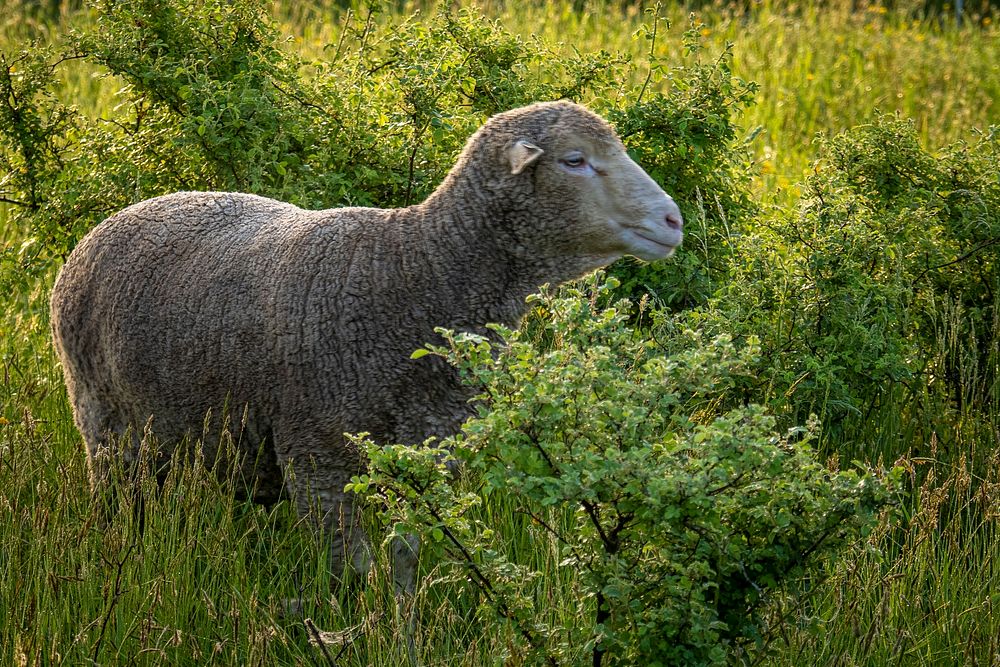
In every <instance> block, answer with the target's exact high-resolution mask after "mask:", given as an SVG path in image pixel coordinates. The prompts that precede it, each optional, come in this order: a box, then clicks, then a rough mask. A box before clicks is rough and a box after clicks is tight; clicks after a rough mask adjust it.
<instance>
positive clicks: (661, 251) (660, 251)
mask: <svg viewBox="0 0 1000 667" xmlns="http://www.w3.org/2000/svg"><path fill="white" fill-rule="evenodd" d="M628 231H629V232H631V233H632V236H633V237H635V238H636V239H638V240H639V243H633V244H631V245H632V248H631V252H630V253H629V254H633V255H635V256H636V257H638V258H639V259H641V260H645V261H652V260H655V259H664V258H666V257H670V256H671V255H672V254H674V251H675V250H677V248H678V246H680V244H681V239H680V238H677V239H669V240H663V239H659V238H654V237H653V236H652V235H650V234H649V233H648V232H646V233H643V232H641V231H639V230H636V229H630V230H628ZM678 236H680V235H679V234H678Z"/></svg>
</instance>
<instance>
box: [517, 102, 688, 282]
mask: <svg viewBox="0 0 1000 667" xmlns="http://www.w3.org/2000/svg"><path fill="white" fill-rule="evenodd" d="M537 106H542V105H537ZM552 108H553V109H554V110H558V111H559V113H558V115H557V116H556V117H555V118H554V119H553V120H552V122H551V124H550V125H548V127H547V128H545V131H543V132H542V133H541V136H539V137H537V138H536V137H531V138H530V139H529V138H520V139H518V140H516V141H514V142H513V143H511V144H510V145H509V147H508V149H507V158H508V161H509V163H510V171H511V174H513V175H517V174H521V173H522V172H529V171H530V169H529V168H533V169H534V172H535V173H534V175H533V179H534V189H535V195H536V200H538V201H543V202H554V203H555V205H556V206H559V207H561V208H562V209H563V210H562V211H561V217H562V218H563V219H564V220H565V221H566V223H567V227H568V229H569V230H570V232H571V233H570V234H569V235H568V238H565V239H564V242H563V244H568V245H569V246H570V247H568V248H567V247H565V245H564V247H563V250H565V251H569V252H571V253H572V254H575V255H578V256H590V257H594V258H595V263H599V264H607V263H609V262H611V261H614V260H615V259H617V258H619V257H621V256H622V255H632V256H634V257H637V258H639V259H641V260H644V261H653V260H657V259H662V258H665V257H669V256H670V255H671V254H673V252H674V250H675V249H676V248H677V247H678V246H679V245H680V244H681V240H682V238H683V220H682V217H681V212H680V209H679V208H678V206H677V204H676V203H675V202H674V200H673V199H672V198H671V197H670V196H669V195H668V194H667V193H665V192H664V191H663V190H662V189H661V188H660V186H659V185H657V184H656V182H655V181H654V180H653V179H652V178H650V177H649V175H648V174H647V173H646V172H645V171H643V169H642V168H641V167H640V166H639V165H638V164H636V163H635V162H634V161H633V160H632V159H631V158H630V157H629V156H628V153H627V152H626V150H625V146H624V145H623V144H622V142H621V140H620V139H619V138H618V137H617V136H616V135H615V133H614V131H613V130H612V129H611V127H610V126H609V125H608V124H607V123H606V122H605V121H604V120H603V119H601V118H600V117H599V116H596V115H595V114H593V113H591V112H590V111H587V110H586V109H584V108H583V107H579V106H577V105H574V104H570V103H565V102H562V103H557V104H555V105H552ZM565 231H566V230H565V229H564V230H563V232H564V233H565ZM563 244H561V245H563Z"/></svg>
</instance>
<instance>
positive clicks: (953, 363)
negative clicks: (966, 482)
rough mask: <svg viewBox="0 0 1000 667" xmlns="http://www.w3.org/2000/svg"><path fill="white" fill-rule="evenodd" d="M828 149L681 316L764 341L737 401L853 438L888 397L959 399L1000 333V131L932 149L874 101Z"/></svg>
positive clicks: (928, 403) (914, 412) (944, 405)
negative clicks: (814, 416)
mask: <svg viewBox="0 0 1000 667" xmlns="http://www.w3.org/2000/svg"><path fill="white" fill-rule="evenodd" d="M822 149H823V156H822V157H821V159H820V160H819V161H818V162H817V164H816V166H815V170H814V173H813V174H812V175H811V176H810V177H809V179H808V180H807V181H806V183H805V184H804V193H803V197H802V201H801V204H800V207H799V208H798V210H790V211H784V210H782V211H779V210H775V211H770V212H768V213H767V214H766V215H764V216H763V219H762V220H761V221H760V222H759V223H758V224H756V225H754V226H753V227H752V228H748V229H746V230H744V233H743V234H742V235H741V236H740V237H739V239H738V241H739V242H738V247H737V249H736V251H735V260H734V263H733V265H734V269H733V279H732V280H731V281H730V282H729V283H728V284H726V285H725V286H723V287H722V288H721V289H720V290H718V291H717V292H716V294H715V296H714V298H713V299H712V302H711V304H709V305H707V306H705V307H703V308H699V309H698V310H697V311H695V312H690V313H685V314H682V315H680V316H679V323H677V324H676V326H694V327H698V328H701V329H703V330H704V331H705V333H706V335H714V334H718V333H721V332H726V333H728V334H730V335H732V336H733V337H734V339H736V340H742V339H744V338H750V337H752V338H754V339H756V340H759V341H760V344H761V356H760V362H759V364H758V366H757V372H756V375H757V378H758V379H757V380H754V381H751V382H750V383H748V384H746V385H744V386H742V387H741V391H739V392H734V393H733V395H732V397H731V400H734V401H737V402H738V401H741V400H756V401H762V402H766V403H767V404H768V405H769V406H770V407H771V408H772V409H774V410H775V411H776V412H778V413H779V414H784V415H787V420H788V421H789V422H790V423H794V422H795V421H797V420H802V419H804V418H806V417H807V416H808V415H809V414H810V413H811V412H817V413H819V414H820V417H821V418H822V420H823V422H824V424H825V425H826V427H827V428H826V429H825V430H826V432H827V433H828V434H830V433H835V432H836V433H838V435H837V437H836V438H835V440H836V441H838V442H851V441H853V440H854V439H855V436H854V435H853V434H852V432H851V431H850V425H851V424H853V425H856V426H857V427H858V428H860V429H861V430H865V431H868V432H869V433H871V432H872V426H873V423H872V420H873V415H877V414H878V412H877V411H878V410H879V409H880V408H881V407H883V406H894V407H891V408H890V410H891V411H892V412H894V413H896V414H898V415H902V417H903V418H904V419H906V418H916V419H919V420H930V419H931V417H932V416H933V414H932V413H934V412H937V411H940V410H947V409H949V407H948V402H949V401H951V400H954V401H956V402H957V403H959V404H961V403H962V402H963V399H962V393H963V391H967V388H963V383H962V380H961V378H960V377H959V375H960V373H959V370H958V369H959V368H961V367H962V364H963V363H968V357H969V356H970V355H971V356H972V357H973V358H977V359H980V360H981V363H982V365H983V367H985V365H986V364H985V361H986V359H987V355H988V354H990V352H991V350H994V349H995V348H996V334H995V327H994V322H995V318H996V316H997V313H996V295H997V288H998V287H1000V283H998V280H1000V275H998V272H997V268H998V259H1000V256H998V254H997V253H998V250H1000V248H998V246H997V238H998V237H1000V184H998V182H997V180H996V173H997V171H998V169H1000V144H998V138H997V134H996V132H995V131H992V132H990V133H988V134H985V135H983V136H982V138H981V140H980V141H979V142H978V143H977V144H975V145H972V146H969V145H964V144H960V145H956V146H951V147H948V148H946V149H944V150H942V151H941V153H940V154H938V155H932V154H930V153H928V152H927V151H926V150H925V149H923V148H922V147H921V146H920V144H919V142H918V140H917V137H916V133H915V130H914V128H913V126H912V123H910V122H908V121H905V120H901V119H898V118H894V117H892V116H880V117H878V118H877V119H876V120H875V121H874V122H873V123H872V124H870V125H866V126H861V127H858V128H854V129H853V130H850V131H848V132H846V133H844V134H842V135H839V136H837V137H834V138H833V139H831V140H829V141H826V142H824V143H823V144H822ZM951 339H954V340H956V341H958V342H957V343H955V344H951V343H949V342H948V341H949V340H951ZM935 397H937V398H935ZM931 399H933V400H931ZM900 404H902V405H907V406H909V407H908V408H907V410H905V411H903V412H902V413H901V412H900V410H899V407H898V406H899V405H900ZM922 410H923V411H926V413H925V414H920V411H922ZM876 421H877V420H876ZM842 428H846V429H848V430H847V431H840V429H842ZM888 428H891V429H896V428H898V426H897V425H896V424H895V423H893V424H890V425H889V426H888ZM890 435H891V434H890ZM857 444H858V445H859V446H864V444H865V443H864V442H863V441H862V442H858V443H857ZM909 444H910V443H907V442H903V443H900V445H901V447H899V446H897V448H896V452H895V453H894V454H890V455H891V456H896V455H898V454H899V453H901V451H900V449H902V450H903V451H905V449H906V448H908V446H909Z"/></svg>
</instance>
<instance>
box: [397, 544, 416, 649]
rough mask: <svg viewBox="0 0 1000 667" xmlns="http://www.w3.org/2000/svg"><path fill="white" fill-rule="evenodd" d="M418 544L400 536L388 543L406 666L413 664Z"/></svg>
mask: <svg viewBox="0 0 1000 667" xmlns="http://www.w3.org/2000/svg"><path fill="white" fill-rule="evenodd" d="M419 555H420V540H419V538H418V537H417V536H416V535H400V536H398V537H396V538H395V539H394V540H393V541H392V583H393V589H394V591H395V594H396V613H397V615H398V617H399V620H400V622H401V623H402V624H403V634H404V636H405V637H406V656H407V659H408V661H409V664H410V665H416V664H417V644H416V633H417V606H416V604H415V599H414V594H415V593H416V582H417V562H418V558H419Z"/></svg>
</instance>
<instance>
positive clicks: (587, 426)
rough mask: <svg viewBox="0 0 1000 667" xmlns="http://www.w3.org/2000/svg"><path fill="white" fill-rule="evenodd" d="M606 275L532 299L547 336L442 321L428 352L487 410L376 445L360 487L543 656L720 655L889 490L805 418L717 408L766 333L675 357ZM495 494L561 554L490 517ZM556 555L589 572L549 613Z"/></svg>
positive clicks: (694, 344)
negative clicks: (791, 422)
mask: <svg viewBox="0 0 1000 667" xmlns="http://www.w3.org/2000/svg"><path fill="white" fill-rule="evenodd" d="M615 287H617V284H616V283H615V282H609V283H608V284H605V285H600V286H598V287H596V288H595V289H594V290H593V291H592V292H591V293H590V294H589V295H588V294H585V293H582V292H580V291H579V290H575V289H567V290H566V291H565V295H564V296H562V297H558V298H556V297H553V296H548V297H543V298H541V299H540V300H539V301H538V302H537V305H538V306H540V307H542V308H545V309H546V310H548V311H549V312H550V313H551V317H550V318H549V319H548V320H547V322H546V326H547V327H548V329H549V330H548V331H547V332H545V334H546V335H544V336H542V338H543V339H545V340H546V341H554V343H553V344H548V343H546V344H545V345H539V344H538V343H537V342H533V341H532V340H531V339H529V338H528V336H527V335H526V334H522V333H517V332H512V331H509V330H506V329H503V328H501V327H497V328H496V329H495V333H496V335H497V336H498V338H499V339H500V340H501V341H502V342H503V346H500V347H498V346H495V345H494V343H493V342H491V341H490V340H488V339H486V338H484V337H480V336H475V335H471V334H453V333H450V332H445V336H446V338H447V340H448V347H447V348H437V347H431V348H428V349H429V350H430V351H431V352H432V353H434V354H438V355H441V356H443V357H446V358H447V359H448V360H449V361H450V362H451V363H453V364H454V365H456V366H457V367H458V368H459V369H460V371H461V373H462V374H463V377H464V378H466V380H467V381H468V382H469V383H470V384H472V385H474V386H477V387H481V389H482V393H481V394H480V396H479V397H478V400H479V416H478V417H477V418H475V419H472V420H470V421H469V422H468V423H467V424H466V426H465V427H464V429H463V432H462V434H460V435H458V436H455V437H452V438H448V439H446V440H444V441H442V442H440V443H425V446H416V447H408V446H402V445H400V446H395V447H389V448H383V447H381V446H378V445H375V444H371V443H369V445H368V447H367V451H368V456H369V458H370V471H369V473H368V474H367V475H364V476H361V477H358V478H356V479H355V482H354V483H353V484H352V485H351V488H352V489H353V490H354V491H358V492H367V493H369V494H370V496H371V497H372V499H373V500H374V501H375V504H377V505H378V506H381V507H384V508H386V509H385V512H386V513H387V514H388V516H389V520H390V521H391V522H393V523H395V525H396V529H397V533H398V532H406V531H414V532H417V533H419V534H421V535H422V536H423V538H424V539H425V541H426V544H427V549H428V550H429V551H430V552H431V554H432V556H431V560H432V561H433V562H435V563H436V564H438V567H439V568H445V574H443V575H442V576H444V577H445V578H448V577H449V572H450V576H452V577H455V578H461V577H466V578H467V580H468V582H469V583H470V584H471V586H472V587H474V588H475V589H478V591H479V593H480V594H481V595H482V601H483V605H484V607H485V608H486V609H489V610H492V612H495V618H498V619H499V620H500V622H502V623H504V624H507V625H508V626H509V627H510V628H511V629H512V630H513V632H514V634H515V635H516V636H517V637H518V638H519V639H520V644H521V646H520V650H521V651H523V652H525V653H526V654H527V655H529V656H531V659H532V660H535V661H546V662H548V663H550V664H580V662H581V660H582V659H583V658H584V656H585V655H587V654H591V655H592V656H593V657H592V659H593V661H594V664H598V663H599V662H600V661H601V660H602V659H603V658H604V657H605V656H607V657H608V658H610V659H613V660H614V661H616V662H618V663H620V664H644V665H681V664H683V665H698V664H723V663H725V661H726V658H727V647H732V646H734V645H735V644H737V643H741V642H744V641H747V640H748V639H749V638H753V637H756V636H759V635H760V633H762V632H764V631H765V629H764V628H762V627H761V625H760V620H759V618H758V615H757V612H758V611H759V609H760V607H761V605H762V604H763V603H764V602H765V601H766V600H767V598H768V596H769V595H770V594H772V593H774V592H776V591H778V590H780V589H781V587H782V585H783V584H784V583H785V582H787V581H789V580H793V579H795V578H797V577H801V576H803V574H804V573H805V572H807V569H806V568H807V566H808V565H809V564H810V563H812V562H814V561H815V560H816V559H818V558H820V557H822V556H823V555H824V554H828V553H831V552H833V551H834V550H836V549H837V548H838V547H840V546H841V545H843V544H844V543H845V542H847V541H849V540H852V539H855V538H856V536H857V535H858V534H859V532H861V533H863V532H864V531H865V530H867V529H868V527H869V526H870V525H871V523H872V520H873V518H874V516H875V514H876V512H877V511H878V509H879V508H880V507H881V506H882V505H883V504H884V503H885V502H886V500H887V498H888V494H889V491H890V489H891V485H890V484H887V483H886V482H885V481H884V480H881V479H878V478H876V477H875V476H873V474H872V473H871V472H855V471H842V472H836V471H830V470H827V469H826V468H825V467H824V466H822V465H820V464H819V463H818V462H817V461H816V459H815V457H814V454H813V451H812V449H811V445H810V444H809V442H810V440H811V439H812V438H813V437H814V431H815V426H814V425H813V426H810V427H808V428H798V429H793V430H792V431H790V432H789V433H788V434H786V435H784V436H781V435H779V434H777V433H776V432H775V420H774V418H773V417H771V416H770V415H768V414H767V412H766V411H765V410H764V409H763V408H761V407H759V406H754V405H748V406H745V407H740V408H736V409H732V410H722V411H719V410H717V409H716V408H715V402H716V399H717V397H718V395H719V394H720V391H722V390H724V389H725V388H726V387H728V386H730V385H731V384H732V383H733V382H734V379H735V378H738V377H739V376H742V375H745V374H747V373H748V372H749V369H750V368H751V367H752V366H753V364H754V361H755V359H754V356H755V354H756V353H757V350H756V348H755V346H753V345H750V346H744V347H743V348H742V349H740V348H737V347H736V346H735V345H733V343H732V342H731V341H730V340H729V339H727V338H726V337H719V338H716V339H714V340H705V339H701V338H700V337H699V336H697V335H696V334H693V333H690V332H688V333H687V334H686V340H685V347H686V351H685V352H683V353H680V354H675V355H670V356H666V355H664V354H663V352H662V350H661V349H660V348H659V347H658V345H657V343H655V342H653V341H652V340H650V339H647V338H644V337H641V336H638V335H637V333H636V332H635V331H634V330H632V329H631V328H629V326H628V324H627V322H628V314H629V312H630V310H631V306H630V304H628V303H627V302H618V303H615V304H614V305H611V306H607V305H601V304H603V303H604V302H606V301H607V299H608V295H609V293H611V291H612V290H613V289H614V288H615ZM455 460H458V461H461V462H462V464H464V469H463V470H464V474H465V475H466V478H465V479H463V480H462V481H461V482H460V483H457V484H455V483H453V480H452V477H451V473H450V472H449V469H450V467H452V465H453V462H454V461H455ZM501 499H503V502H506V503H507V504H506V511H507V512H509V513H511V514H513V515H515V516H522V517H527V519H528V520H527V521H525V522H524V523H523V524H521V530H524V531H528V532H533V533H534V535H535V540H537V541H541V542H542V543H543V544H545V543H547V544H548V545H549V547H548V548H551V549H552V550H555V551H557V552H558V559H559V560H558V565H557V566H553V565H552V564H551V563H550V564H549V565H548V566H545V565H538V564H537V563H536V562H533V561H532V560H531V558H532V556H531V555H532V554H533V553H537V552H538V551H543V552H544V551H546V550H547V549H546V548H543V547H540V546H539V545H538V543H537V542H535V543H534V546H533V548H532V549H530V550H528V553H525V552H524V551H522V550H519V549H518V548H516V546H512V545H515V544H516V540H514V541H512V540H511V536H510V535H503V534H502V531H500V530H499V529H498V528H497V526H496V525H494V524H496V523H498V522H500V521H503V522H504V524H505V525H509V522H508V521H506V520H504V519H499V518H498V517H497V516H496V515H493V517H492V518H490V517H488V516H485V515H484V514H483V513H482V511H481V508H483V507H487V506H496V504H497V502H498V501H500V500H501ZM442 564H443V565H442ZM563 568H566V569H569V570H572V571H573V572H575V573H576V574H577V575H578V581H577V582H576V585H577V586H578V587H579V588H578V589H577V590H573V591H572V592H570V593H569V594H568V599H567V600H566V601H565V604H566V605H569V606H573V607H575V609H570V610H569V611H568V612H564V613H561V614H560V613H554V614H551V615H550V614H549V613H548V611H549V606H550V605H551V604H553V599H565V598H564V597H563V596H564V595H566V594H565V593H563V594H552V593H551V588H552V587H556V588H558V583H553V580H555V582H558V581H559V577H560V570H561V569H563ZM552 618H555V619H566V618H569V619H574V621H573V627H565V626H559V625H550V624H549V623H550V620H549V619H552Z"/></svg>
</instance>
